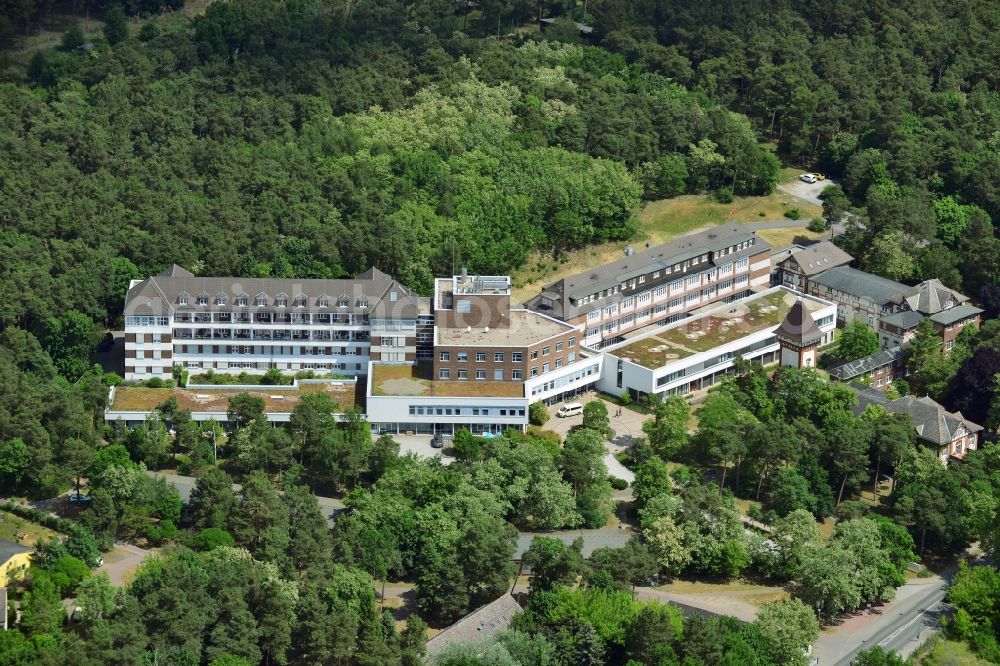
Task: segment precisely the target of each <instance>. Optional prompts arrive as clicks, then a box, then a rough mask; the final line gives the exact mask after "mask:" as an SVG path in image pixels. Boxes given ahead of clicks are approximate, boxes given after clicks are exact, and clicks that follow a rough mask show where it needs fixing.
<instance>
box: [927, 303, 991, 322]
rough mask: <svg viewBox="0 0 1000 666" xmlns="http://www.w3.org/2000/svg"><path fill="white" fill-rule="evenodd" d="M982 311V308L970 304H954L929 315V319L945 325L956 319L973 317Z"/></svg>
mask: <svg viewBox="0 0 1000 666" xmlns="http://www.w3.org/2000/svg"><path fill="white" fill-rule="evenodd" d="M982 313H983V311H982V310H980V309H979V308H977V307H973V306H971V305H956V306H955V307H952V308H949V309H947V310H942V311H941V312H938V313H937V314H934V315H931V321H933V322H935V323H938V324H942V325H944V326H947V325H948V324H954V323H955V322H956V321H962V320H963V319H968V318H969V317H975V316H976V315H979V314H982Z"/></svg>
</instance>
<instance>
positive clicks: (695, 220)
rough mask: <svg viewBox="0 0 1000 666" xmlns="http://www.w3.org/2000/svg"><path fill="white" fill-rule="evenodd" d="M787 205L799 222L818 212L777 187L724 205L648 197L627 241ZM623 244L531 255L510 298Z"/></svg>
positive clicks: (763, 217) (756, 217) (606, 256)
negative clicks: (561, 254)
mask: <svg viewBox="0 0 1000 666" xmlns="http://www.w3.org/2000/svg"><path fill="white" fill-rule="evenodd" d="M797 173H802V172H801V171H798V172H797ZM789 208H798V209H799V211H800V212H801V214H802V219H805V220H809V219H811V218H814V217H818V216H819V215H821V214H822V212H823V211H822V209H821V208H820V207H819V206H817V205H815V204H812V203H809V202H808V201H805V200H803V199H799V198H798V197H793V196H792V195H790V194H787V193H785V192H780V191H777V190H776V191H775V192H774V193H773V194H769V195H768V196H764V197H735V198H734V199H733V201H732V203H727V204H721V203H718V202H717V201H714V200H713V199H712V198H711V197H710V196H708V195H705V194H688V195H684V196H680V197H674V198H673V199H660V200H658V201H650V202H647V203H646V204H644V205H643V206H642V208H640V209H639V210H638V211H637V212H636V218H637V219H638V220H639V231H638V233H637V234H636V238H635V240H633V241H632V244H633V245H635V244H637V243H642V242H644V241H647V240H649V241H652V242H653V243H654V244H658V243H665V242H667V241H669V240H671V239H672V238H676V237H677V236H682V235H684V234H688V233H691V232H692V231H695V230H698V229H702V228H705V227H711V226H715V225H718V224H722V223H723V222H726V221H735V222H763V221H767V220H780V219H782V218H783V217H784V216H785V211H786V210H788V209H789ZM772 244H773V243H772ZM626 245H628V243H626V242H615V243H604V244H601V245H594V246H590V247H586V248H582V249H580V250H576V251H574V252H570V253H568V254H566V255H565V256H564V257H563V258H561V259H560V260H559V261H556V260H554V259H552V257H550V256H548V255H541V254H535V255H534V256H532V257H531V258H530V259H529V260H528V261H527V262H525V265H524V266H523V267H522V268H520V269H519V270H517V271H514V274H513V275H512V279H513V283H514V289H513V295H512V298H513V300H514V301H515V302H521V301H524V300H526V299H528V298H530V297H532V296H534V295H535V294H536V293H538V291H539V290H540V289H541V287H542V286H544V285H546V284H549V283H550V282H553V281H555V280H558V279H559V278H562V277H566V276H568V275H574V274H576V273H580V272H582V271H585V270H587V269H588V268H591V267H593V266H600V265H601V264H606V263H608V262H609V261H612V260H614V259H617V258H619V257H620V256H621V255H622V250H623V249H624V248H625V246H626ZM637 247H638V245H637Z"/></svg>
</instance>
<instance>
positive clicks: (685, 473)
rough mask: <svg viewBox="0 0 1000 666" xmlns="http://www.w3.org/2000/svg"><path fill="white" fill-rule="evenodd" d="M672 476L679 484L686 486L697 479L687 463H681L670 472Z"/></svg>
mask: <svg viewBox="0 0 1000 666" xmlns="http://www.w3.org/2000/svg"><path fill="white" fill-rule="evenodd" d="M670 478H672V479H673V480H674V483H676V484H677V485H678V486H681V487H684V486H688V485H690V484H691V482H692V481H694V480H695V478H696V477H695V475H694V472H692V471H691V468H690V467H688V466H687V465H681V466H680V467H678V468H677V469H675V470H674V471H672V472H671V473H670Z"/></svg>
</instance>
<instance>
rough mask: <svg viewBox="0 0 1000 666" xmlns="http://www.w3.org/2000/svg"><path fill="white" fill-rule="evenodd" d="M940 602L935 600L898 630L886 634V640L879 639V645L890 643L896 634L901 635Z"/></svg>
mask: <svg viewBox="0 0 1000 666" xmlns="http://www.w3.org/2000/svg"><path fill="white" fill-rule="evenodd" d="M940 603H941V602H940V601H935V602H934V603H933V604H931V605H930V606H928V607H927V608H925V609H923V610H922V611H920V612H919V613H917V616H916V617H915V618H913V619H912V620H910V621H909V622H907V623H906V624H904V625H903V626H902V627H900V628H899V629H897V630H896V631H894V632H892V633H891V634H889V635H888V636H886V637H885V639H884V640H881V641H879V643H878V645H879V647H885V646H886V645H888V644H889V641H891V640H892V639H894V638H896V636H899V635H900V634H901V633H903V631H905V630H906V629H908V628H909V627H910V625H912V624H913V623H914V622H916V621H917V620H919V619H920V618H921V617H923V615H924V613H926V612H928V611H930V610H933V609H934V607H935V606H937V605H938V604H940Z"/></svg>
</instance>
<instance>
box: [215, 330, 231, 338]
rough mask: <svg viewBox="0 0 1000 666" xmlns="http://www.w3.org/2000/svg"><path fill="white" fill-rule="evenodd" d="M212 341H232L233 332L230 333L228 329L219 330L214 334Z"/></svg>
mask: <svg viewBox="0 0 1000 666" xmlns="http://www.w3.org/2000/svg"><path fill="white" fill-rule="evenodd" d="M212 339H214V340H230V339H232V331H230V330H229V329H228V328H217V329H215V330H214V331H213V332H212Z"/></svg>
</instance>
